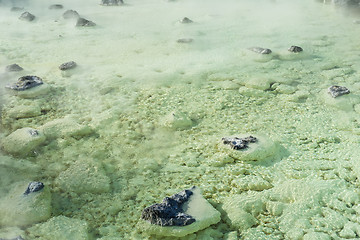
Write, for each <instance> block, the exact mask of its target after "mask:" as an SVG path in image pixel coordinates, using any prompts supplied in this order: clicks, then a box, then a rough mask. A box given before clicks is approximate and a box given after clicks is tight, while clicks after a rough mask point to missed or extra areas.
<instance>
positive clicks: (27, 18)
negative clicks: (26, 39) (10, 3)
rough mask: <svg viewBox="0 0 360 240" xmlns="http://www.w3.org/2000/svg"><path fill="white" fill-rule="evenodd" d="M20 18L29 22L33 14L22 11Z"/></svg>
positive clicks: (33, 17)
mask: <svg viewBox="0 0 360 240" xmlns="http://www.w3.org/2000/svg"><path fill="white" fill-rule="evenodd" d="M19 19H20V20H23V21H28V22H31V21H33V20H34V19H35V16H34V15H33V14H31V13H29V12H23V13H22V14H21V15H20V17H19Z"/></svg>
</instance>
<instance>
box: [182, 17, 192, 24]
mask: <svg viewBox="0 0 360 240" xmlns="http://www.w3.org/2000/svg"><path fill="white" fill-rule="evenodd" d="M192 22H193V21H192V20H191V19H189V18H187V17H184V18H183V19H181V20H180V23H192Z"/></svg>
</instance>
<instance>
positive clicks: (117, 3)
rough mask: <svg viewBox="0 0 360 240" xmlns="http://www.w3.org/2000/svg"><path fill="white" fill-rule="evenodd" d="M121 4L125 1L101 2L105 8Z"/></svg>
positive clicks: (109, 0)
mask: <svg viewBox="0 0 360 240" xmlns="http://www.w3.org/2000/svg"><path fill="white" fill-rule="evenodd" d="M119 4H124V1H123V0H101V5H104V6H118V5H119Z"/></svg>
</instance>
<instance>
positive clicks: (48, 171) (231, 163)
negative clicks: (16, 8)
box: [0, 0, 360, 240]
mask: <svg viewBox="0 0 360 240" xmlns="http://www.w3.org/2000/svg"><path fill="white" fill-rule="evenodd" d="M57 3H60V4H63V5H64V9H62V10H49V9H48V5H49V3H48V2H46V1H41V0H37V1H34V2H33V3H32V5H28V6H25V9H26V10H28V11H29V12H31V13H33V14H34V15H35V16H36V19H35V21H33V22H25V21H20V20H19V19H18V17H19V15H20V14H21V12H11V11H10V7H9V6H2V7H1V8H0V29H1V32H2V33H1V36H2V37H1V39H0V53H1V54H0V67H1V68H2V69H5V66H7V65H9V64H12V63H17V64H19V65H20V66H22V67H23V68H24V71H22V72H18V73H13V72H11V73H9V72H5V71H2V72H1V75H0V87H1V92H0V93H1V103H2V104H1V109H2V112H1V143H2V152H1V155H0V165H1V168H0V176H1V182H0V192H1V201H0V207H1V208H0V209H1V211H0V213H1V215H3V216H6V217H4V218H3V219H5V220H3V221H2V222H0V233H3V232H5V231H10V232H11V234H13V235H15V236H17V235H19V234H22V236H24V237H27V238H28V239H49V238H53V239H55V238H58V239H59V234H60V232H64V230H58V231H56V230H53V229H54V228H55V227H54V226H53V225H52V224H53V221H55V220H57V221H59V222H65V223H63V225H62V226H61V227H62V229H67V230H69V231H70V229H72V228H75V229H77V230H78V235H76V234H75V233H74V234H75V235H74V236H78V237H77V238H81V239H82V238H83V239H102V240H109V239H162V237H161V236H155V235H151V234H149V233H147V232H146V231H143V230H144V229H142V228H141V227H139V226H141V223H140V221H141V220H140V216H141V211H142V209H143V208H145V207H147V206H150V205H151V204H154V203H157V202H161V200H162V199H163V198H164V197H165V196H170V195H172V194H174V193H177V192H179V191H181V190H183V189H186V188H190V187H191V186H194V185H196V186H198V187H199V188H200V189H201V190H202V194H203V196H204V197H205V198H206V199H207V200H208V202H209V203H210V204H212V206H213V207H215V208H216V209H217V210H218V211H220V212H221V221H220V222H219V223H217V224H215V225H212V226H210V227H208V228H206V229H205V230H202V231H199V232H197V233H194V234H191V235H188V236H186V237H183V238H182V239H237V238H238V239H315V238H316V237H319V239H320V238H321V237H322V238H321V239H328V238H329V239H330V238H332V239H342V238H356V237H360V225H359V223H360V222H359V221H360V220H359V216H360V215H359V214H360V212H359V208H358V207H357V204H358V203H359V202H360V195H359V190H358V186H359V181H358V178H359V176H360V168H359V164H358V161H359V157H358V156H359V154H358V151H359V150H358V146H359V140H360V138H359V134H360V125H359V121H360V118H359V113H360V98H359V91H360V85H359V83H358V79H359V74H358V71H359V69H360V65H359V62H360V61H359V59H360V44H359V41H358V39H359V35H360V25H358V24H354V23H353V21H354V20H357V19H360V16H358V15H356V13H354V12H353V11H346V10H344V9H339V8H335V7H334V6H332V5H326V4H325V5H324V4H321V3H318V2H314V1H310V0H309V1H293V2H291V3H289V2H287V1H265V0H263V1H258V2H256V3H255V2H254V1H241V2H238V1H227V2H226V3H221V2H217V1H206V2H205V1H197V2H194V1H186V0H185V1H136V0H134V1H130V0H129V1H127V2H126V5H124V6H119V7H104V6H101V5H99V2H98V1H90V2H85V1H79V2H77V3H76V4H75V3H73V2H72V1H59V2H57ZM67 9H74V10H77V11H78V12H79V14H80V15H81V16H83V17H85V18H86V19H89V20H91V21H93V22H95V23H96V24H97V26H95V27H89V28H77V27H75V22H76V21H75V20H65V19H63V18H62V13H63V12H64V11H65V10H67ZM184 17H188V18H190V19H192V20H193V21H194V23H192V24H181V23H180V22H179V20H181V19H182V18H184ZM181 38H192V39H193V42H191V43H178V42H177V40H178V39H181ZM292 45H298V46H301V47H302V48H303V49H304V51H303V52H302V53H298V54H293V53H290V52H288V51H287V49H288V48H289V47H290V46H292ZM254 46H260V47H265V48H270V49H271V50H272V54H271V55H266V56H263V55H258V54H256V53H254V52H251V51H249V50H248V48H250V47H254ZM67 61H75V62H77V64H78V66H77V67H76V68H75V69H73V70H68V71H65V72H62V71H60V70H59V69H58V66H59V65H60V64H62V63H64V62H67ZM23 75H36V76H39V77H41V78H42V79H43V81H44V83H45V84H44V85H46V87H45V88H44V89H42V90H41V91H40V90H39V92H40V93H34V96H31V97H30V98H29V97H26V96H25V97H24V96H21V95H16V94H14V92H12V91H10V90H6V89H5V88H4V87H5V86H6V85H8V84H11V83H13V82H15V81H16V80H17V79H18V78H19V77H20V76H23ZM331 85H340V86H346V87H347V88H348V89H350V94H348V95H344V96H340V97H338V98H336V99H333V98H331V97H330V95H329V94H328V93H327V88H328V87H330V86H331ZM42 87H44V86H42ZM34 89H35V88H34ZM27 127H29V128H33V129H38V130H39V131H40V133H41V134H43V135H44V136H45V137H46V138H44V139H43V140H41V141H40V140H39V143H36V144H35V143H34V145H33V146H32V147H30V148H29V150H27V151H22V150H21V149H19V148H17V147H16V146H17V145H19V146H21V143H22V141H27V140H26V139H24V138H23V135H21V134H20V135H17V136H15V137H13V138H12V137H9V136H13V135H11V134H12V133H14V132H15V131H16V130H18V129H24V128H27ZM240 135H241V136H243V135H244V136H247V135H254V136H256V137H259V139H260V140H261V141H260V143H261V144H263V143H266V144H264V145H261V146H262V147H263V148H264V151H260V152H259V153H258V154H254V155H250V156H247V155H246V153H247V152H246V151H245V155H244V156H243V155H241V154H240V155H239V154H238V153H236V152H235V153H234V151H232V150H231V149H228V148H226V146H223V144H222V142H221V138H222V137H226V136H240ZM14 139H15V140H14ZM250 150H251V149H250ZM238 155H239V156H238ZM254 156H255V157H254ZM30 181H41V182H44V184H45V185H46V187H47V188H48V190H49V192H50V195H51V200H50V198H49V196H47V199H48V202H47V204H49V203H51V206H50V210H49V209H48V210H49V211H50V214H51V215H49V214H48V213H46V214H44V216H43V217H41V218H39V220H38V221H34V219H36V218H37V216H34V217H30V218H29V219H28V220H26V221H25V222H18V221H17V220H16V219H17V217H11V216H10V215H11V214H10V213H13V212H16V209H17V208H19V206H18V205H17V204H18V203H11V202H12V201H10V200H9V199H12V198H13V197H14V196H15V198H16V196H19V194H20V195H21V191H25V189H26V186H27V184H28V182H30ZM20 201H22V200H20ZM248 206H252V207H248ZM24 208H26V209H31V206H30V207H28V206H25V207H24ZM244 212H245V213H244ZM17 214H19V216H21V214H23V213H17ZM64 216H65V217H68V218H69V219H72V220H73V222H71V221H70V222H69V223H67V222H66V221H68V220H63V217H64ZM22 217H23V216H22ZM6 219H7V220H6ZM25 219H26V218H25ZM59 219H60V220H59ZM66 219H67V218H66ZM242 219H245V220H242ZM252 221H253V222H252ZM38 222H40V223H38ZM74 226H75V227H74ZM8 227H15V228H12V229H11V230H7V229H8ZM49 229H51V230H49ZM59 229H61V228H59ZM65 231H66V230H65ZM49 234H50V235H49ZM51 234H53V235H51ZM56 234H58V235H56ZM86 234H88V235H86ZM60 235H61V234H60ZM79 236H81V237H79ZM1 237H2V235H0V238H1ZM7 238H10V237H7ZM75 239H76V238H75ZM168 239H174V238H172V237H169V238H168Z"/></svg>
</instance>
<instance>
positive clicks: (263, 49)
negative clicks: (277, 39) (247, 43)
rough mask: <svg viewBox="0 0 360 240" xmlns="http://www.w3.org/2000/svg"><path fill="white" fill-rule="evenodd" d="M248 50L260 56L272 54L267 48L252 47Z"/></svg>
mask: <svg viewBox="0 0 360 240" xmlns="http://www.w3.org/2000/svg"><path fill="white" fill-rule="evenodd" d="M249 50H251V51H253V52H256V53H260V54H270V53H272V51H271V50H270V49H269V48H262V47H252V48H249Z"/></svg>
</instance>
